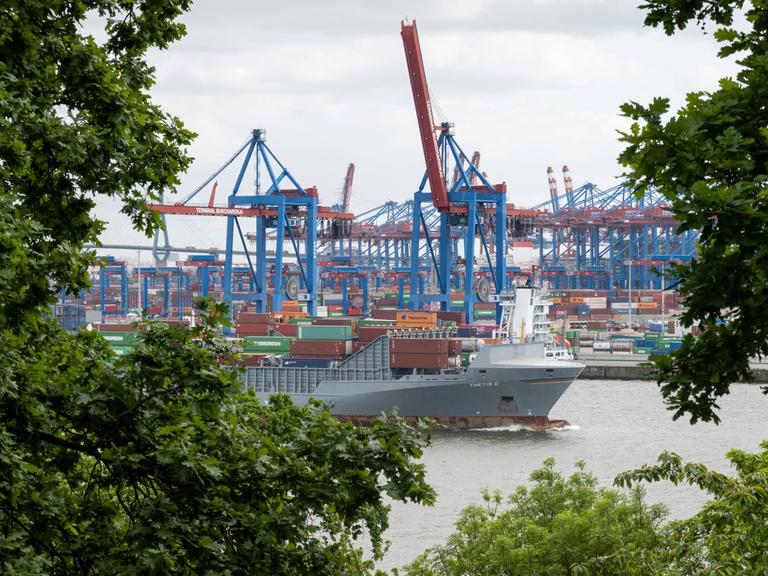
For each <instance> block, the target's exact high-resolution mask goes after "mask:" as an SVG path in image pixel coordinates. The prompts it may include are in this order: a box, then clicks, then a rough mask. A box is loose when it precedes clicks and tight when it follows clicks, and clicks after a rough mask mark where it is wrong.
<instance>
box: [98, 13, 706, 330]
mask: <svg viewBox="0 0 768 576" xmlns="http://www.w3.org/2000/svg"><path fill="white" fill-rule="evenodd" d="M401 37H402V42H403V47H404V51H405V58H406V64H407V69H408V77H409V84H410V88H411V92H412V96H413V102H414V108H415V111H416V118H417V125H418V130H419V138H420V144H421V149H422V152H423V156H424V166H425V171H424V174H423V176H422V178H421V179H420V181H419V182H418V186H417V187H416V191H415V192H414V193H413V196H412V198H411V199H408V200H407V201H405V202H394V201H388V202H385V203H383V204H381V205H379V206H377V207H375V208H372V209H369V210H366V211H364V212H362V213H360V214H358V215H357V216H354V215H353V214H351V213H350V212H349V210H350V203H351V194H352V187H353V182H354V176H355V164H352V163H350V164H349V165H348V167H347V172H346V176H345V179H344V184H343V187H342V189H341V191H340V194H339V196H338V199H337V200H336V202H335V203H334V204H333V205H332V206H322V205H320V204H319V198H318V193H317V189H316V188H314V187H304V186H302V185H301V184H300V183H299V182H298V181H297V179H296V178H295V177H294V176H293V174H292V173H291V172H290V171H289V170H288V169H287V168H286V167H285V166H284V165H283V163H282V162H281V161H280V160H279V159H278V158H277V156H276V155H275V154H274V153H273V152H272V150H271V149H270V148H269V146H268V145H267V143H266V132H265V131H264V130H263V129H255V130H253V131H252V132H251V133H250V134H249V137H248V139H247V140H246V142H245V143H244V144H243V145H242V146H240V147H239V149H238V150H237V151H236V152H235V153H234V154H233V155H232V156H231V157H230V158H229V159H228V160H227V161H226V162H225V163H224V164H223V165H222V166H221V167H220V168H219V169H218V170H216V171H215V172H214V173H213V174H212V175H211V176H210V177H209V178H207V179H206V180H205V181H204V182H203V183H202V184H201V185H200V186H198V187H197V188H196V189H195V190H194V191H192V192H191V193H190V194H189V195H188V196H187V197H186V198H184V199H183V200H181V201H180V202H178V203H175V204H166V203H164V202H163V201H162V199H161V200H160V203H159V204H155V205H152V209H153V210H156V211H157V212H159V213H160V215H161V218H162V219H163V220H165V218H166V216H171V215H187V216H190V215H194V216H207V217H212V216H213V217H222V218H226V221H227V231H226V238H225V244H226V248H225V250H224V259H223V260H221V261H220V260H218V259H217V258H215V257H213V256H210V255H199V256H193V257H191V258H189V259H188V260H187V261H185V262H180V263H177V264H176V266H175V267H174V266H171V265H169V264H168V262H167V260H168V257H169V255H170V244H169V241H168V235H167V230H164V231H163V234H164V245H162V246H161V245H160V236H157V237H156V238H155V242H154V250H153V254H154V256H155V266H154V267H139V268H138V269H137V270H136V271H135V272H137V273H138V274H139V282H138V283H137V286H138V285H141V286H142V287H141V290H140V297H139V299H138V300H139V302H140V303H142V304H143V305H145V306H146V304H147V302H148V301H149V300H150V297H151V296H152V295H153V292H152V291H153V290H155V291H157V290H162V292H163V298H162V300H159V299H157V298H155V299H154V303H155V304H156V305H155V306H154V307H155V308H159V309H160V310H162V311H163V312H162V313H163V314H170V313H171V312H170V311H171V310H173V313H174V314H179V315H181V314H182V313H183V309H184V308H185V307H186V306H191V301H192V296H193V294H194V295H203V296H204V295H206V294H209V292H211V291H215V293H216V294H219V293H221V294H222V295H223V299H224V300H225V301H226V302H228V303H229V304H230V305H235V304H239V303H247V304H249V305H252V306H253V307H254V308H255V309H256V310H257V311H259V312H263V311H267V310H268V309H271V310H280V309H281V306H282V304H283V301H284V300H286V299H289V300H291V299H292V300H305V301H306V303H307V309H308V311H309V313H310V314H314V313H315V312H316V310H317V303H318V297H319V296H320V294H321V292H322V290H323V288H324V287H330V288H331V289H332V291H333V290H336V291H337V290H338V285H339V284H340V285H341V287H342V293H343V295H344V298H345V300H344V301H345V302H346V291H347V290H349V291H350V292H351V291H353V290H354V291H355V293H357V291H358V290H360V291H362V293H363V294H364V298H363V300H364V304H363V306H361V307H360V308H361V309H362V310H364V311H367V308H368V302H367V297H368V288H369V282H371V281H375V288H376V289H377V290H378V289H382V288H392V287H396V288H398V290H399V303H400V305H401V306H402V305H404V304H405V300H406V298H405V293H406V292H407V295H408V298H407V300H408V302H407V305H408V307H410V308H411V309H421V308H424V307H427V306H429V307H437V308H439V309H441V310H450V309H452V308H453V309H455V308H456V306H455V303H456V300H458V298H456V294H457V293H459V292H460V293H461V305H462V310H463V312H464V319H465V322H468V323H472V322H473V318H474V316H475V307H476V305H478V304H479V303H481V302H497V301H498V299H499V297H500V295H501V294H502V293H503V292H504V291H505V290H506V289H507V288H508V287H510V284H511V281H512V279H513V275H515V274H519V273H521V268H520V266H519V264H520V263H519V262H513V261H511V254H510V252H509V249H510V246H511V245H512V244H514V243H513V242H509V241H510V240H515V239H525V240H526V241H527V245H528V246H530V245H531V244H532V245H533V246H534V247H535V250H536V251H537V255H536V256H537V257H536V258H535V263H534V262H533V261H531V262H529V263H528V264H527V266H528V267H527V269H524V270H522V272H523V273H524V274H527V275H529V276H530V277H533V278H535V279H536V280H537V281H538V282H539V284H540V285H544V286H546V287H551V288H554V289H602V290H614V289H627V288H630V289H632V288H634V289H659V288H663V281H662V279H661V277H660V275H659V274H658V269H659V268H663V267H664V265H666V264H668V263H672V262H686V261H689V260H690V259H691V258H693V257H695V251H696V243H697V238H698V234H697V232H696V231H682V232H680V231H679V230H678V227H677V222H676V221H675V220H674V218H673V216H672V213H671V212H670V210H669V209H668V206H667V204H666V200H665V198H664V197H663V195H662V194H661V193H660V192H659V191H657V190H653V189H649V190H648V191H646V192H645V194H643V195H642V196H639V197H638V196H637V195H636V194H635V192H634V191H633V190H632V189H630V188H629V187H628V186H627V185H625V184H620V185H617V186H613V187H611V188H607V189H602V188H600V187H598V186H597V185H594V184H590V183H587V184H584V185H582V186H580V187H578V188H574V186H573V179H572V177H571V175H570V171H569V170H568V167H567V166H563V184H564V192H563V193H562V194H560V193H559V191H558V185H557V179H556V178H555V173H554V170H552V168H548V169H547V179H548V185H549V200H548V201H546V202H544V203H541V204H539V205H538V206H534V207H532V208H529V209H520V208H517V207H515V206H514V204H511V203H508V202H507V185H506V183H504V182H502V183H500V184H492V183H491V181H489V179H488V176H487V175H486V174H485V173H484V172H481V171H480V152H478V151H475V152H473V154H472V155H471V157H470V156H468V155H467V154H466V153H465V152H464V150H463V148H462V147H461V145H460V144H459V143H458V141H457V139H456V137H455V134H454V126H453V124H451V123H449V122H441V123H439V124H436V123H435V120H434V115H433V110H432V105H431V100H430V94H429V86H428V83H427V78H426V72H425V68H424V60H423V55H422V51H421V46H420V43H419V36H418V31H417V28H416V23H415V22H412V23H406V22H401ZM238 159H239V160H240V163H239V169H237V170H236V176H235V178H234V185H233V186H232V188H231V191H230V192H229V194H228V195H227V198H226V202H225V203H224V204H223V205H217V204H216V191H217V186H218V181H217V178H218V177H219V176H220V175H222V174H223V173H224V171H225V170H227V169H228V168H229V167H230V166H234V167H237V166H238V164H237V163H236V161H238ZM251 171H252V172H253V173H254V175H255V177H254V179H253V188H252V189H248V187H247V186H245V185H243V182H244V181H245V175H246V173H250V172H251ZM211 183H213V188H212V190H211V193H210V197H209V198H208V199H207V201H205V200H203V201H202V203H194V200H195V198H197V196H198V195H199V194H200V193H202V192H203V190H207V189H208V186H209V185H210V184H211ZM170 220H172V218H170ZM238 242H239V243H240V244H241V245H242V251H243V252H242V253H243V254H244V255H245V259H246V261H247V265H246V266H243V265H242V263H240V265H235V262H234V258H235V256H236V252H235V249H236V248H235V244H236V243H238ZM527 249H528V250H529V251H530V250H531V249H530V248H527ZM516 264H518V265H516ZM99 274H100V286H101V294H100V301H101V303H102V312H105V311H106V312H108V313H115V314H122V313H124V312H125V309H126V306H127V300H128V298H129V297H128V294H127V282H128V280H127V279H128V277H129V273H128V272H127V270H126V266H125V265H124V263H121V262H117V261H114V260H113V261H108V262H105V263H104V264H103V265H102V267H101V270H100V272H99ZM110 299H112V300H115V301H118V300H119V301H120V306H119V307H117V308H114V307H113V308H111V310H109V311H107V310H106V308H105V307H106V306H110V307H112V306H113V304H114V302H111V301H110ZM108 301H109V302H108ZM233 307H234V306H230V308H231V309H232V308H233ZM355 308H357V306H355ZM344 309H345V311H347V305H346V304H345V305H344ZM112 310H114V312H112ZM496 314H497V319H498V316H499V314H500V309H499V308H498V307H497V312H496Z"/></svg>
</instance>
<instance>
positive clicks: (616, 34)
mask: <svg viewBox="0 0 768 576" xmlns="http://www.w3.org/2000/svg"><path fill="white" fill-rule="evenodd" d="M636 2H637V0H622V1H619V0H616V1H609V0H572V1H566V0H529V1H526V2H523V1H521V0H518V1H513V2H503V1H501V0H498V1H496V0H477V1H475V2H473V3H472V4H471V5H470V4H469V3H467V2H466V1H465V0H461V1H460V0H440V1H438V0H434V1H433V0H425V1H421V2H404V1H401V0H395V1H393V2H386V3H385V2H359V1H358V2H353V1H351V0H348V1H343V0H329V1H326V2H290V1H284V2H281V3H273V4H267V3H254V2H246V1H244V0H232V1H227V2H213V1H212V0H207V1H203V0H200V1H198V2H197V3H196V4H195V5H194V6H193V8H192V11H191V12H190V13H189V14H187V15H186V16H185V22H186V23H187V25H188V36H187V37H186V38H184V39H183V40H182V41H180V42H178V43H177V44H175V45H172V46H171V47H170V48H169V49H168V50H165V51H161V52H156V53H153V54H152V57H151V61H152V63H153V64H154V65H155V66H156V68H157V86H156V87H155V89H154V91H153V94H154V97H155V98H156V99H157V101H158V102H159V103H160V104H161V105H162V106H163V107H164V109H166V110H167V111H169V112H171V113H173V114H175V115H178V116H180V117H181V118H182V119H183V120H184V121H185V123H186V124H187V125H188V126H189V127H190V128H191V129H192V130H195V131H196V132H198V134H199V137H198V139H197V141H196V142H195V143H194V145H193V146H192V149H191V152H192V154H193V155H194V156H195V158H196V160H195V162H194V164H193V165H192V167H191V168H190V170H189V172H188V173H187V174H186V175H184V176H183V184H182V186H181V191H182V192H187V191H189V190H192V189H193V188H194V187H196V186H197V185H198V184H199V183H200V182H202V181H203V179H204V178H205V177H206V176H207V175H208V174H210V173H211V172H212V171H213V170H214V169H215V168H216V167H218V166H219V165H220V164H221V163H222V162H223V161H224V160H225V159H226V158H227V157H228V156H229V155H230V154H231V152H232V151H234V149H235V148H236V147H237V146H238V145H239V144H240V143H241V142H242V141H243V139H244V138H245V137H246V136H247V134H248V132H249V130H250V129H251V128H254V127H265V128H267V130H268V135H269V142H270V145H271V147H272V148H273V150H274V151H275V152H276V153H277V154H278V155H279V156H280V158H281V159H282V160H283V161H284V162H285V163H286V165H287V166H288V167H289V168H290V169H291V171H292V172H293V173H294V174H295V175H296V177H297V178H299V180H300V181H301V182H302V183H303V184H304V185H306V186H310V185H318V187H319V190H320V194H321V199H322V200H323V201H324V202H325V203H328V204H330V203H332V202H333V201H335V199H336V197H337V194H338V191H339V190H340V187H341V185H342V182H343V178H344V171H345V169H346V166H347V163H349V162H355V163H356V165H357V171H356V179H355V186H354V190H353V198H352V207H353V210H355V211H358V212H359V211H363V210H365V209H368V208H371V207H373V206H376V205H378V204H381V203H383V202H384V201H386V200H396V201H402V200H406V199H408V198H409V197H410V196H411V195H412V193H413V192H414V189H415V187H416V186H417V185H418V182H419V179H420V178H421V175H422V174H423V171H424V167H423V157H422V152H421V148H420V146H419V141H418V130H417V127H416V120H415V114H414V112H413V102H412V97H411V94H410V88H409V84H408V79H407V73H406V69H405V61H404V57H403V48H402V43H401V39H400V34H399V31H400V20H401V19H402V18H404V17H405V16H408V17H409V18H416V20H417V22H418V25H419V31H420V37H421V42H422V47H423V50H424V57H425V65H426V68H427V75H428V79H429V84H430V90H431V92H432V94H433V96H434V98H435V102H436V103H437V104H438V105H439V107H440V109H441V110H442V113H443V114H444V115H445V116H446V117H447V118H448V119H450V120H451V121H454V122H455V123H456V127H457V135H458V138H459V141H460V143H461V144H462V146H463V147H464V148H465V150H467V151H468V152H471V151H472V150H480V151H481V152H482V166H483V169H484V170H487V171H488V173H489V175H490V177H491V179H492V180H494V181H506V182H507V183H508V185H509V189H510V194H509V200H510V201H511V202H514V203H515V204H517V205H520V206H530V205H533V204H536V203H539V202H541V201H544V200H545V199H546V198H547V197H548V191H547V182H546V176H545V170H546V167H547V166H548V165H552V166H554V167H555V168H556V169H557V170H559V168H560V166H562V165H563V164H569V166H570V167H571V171H572V174H573V176H574V180H575V183H576V184H577V185H578V184H582V183H584V182H586V181H591V182H595V183H597V184H599V185H601V186H603V187H608V186H611V185H613V184H614V183H615V182H616V177H617V176H618V175H619V174H620V173H621V172H622V169H621V167H619V166H618V165H617V163H616V157H617V155H618V153H619V152H620V150H621V145H620V143H619V142H618V141H617V139H616V129H617V128H619V127H621V126H623V125H624V123H625V121H624V120H623V119H621V118H620V117H619V116H618V109H619V105H620V104H621V103H622V102H624V101H627V100H630V99H634V100H639V101H647V100H650V99H651V98H652V97H654V96H657V95H668V96H671V97H672V98H673V101H675V102H678V103H680V102H681V101H682V98H683V95H684V94H685V92H686V91H691V90H701V89H709V88H712V87H713V86H714V85H715V82H716V80H717V78H719V77H720V76H723V75H725V74H726V73H728V72H729V71H730V70H732V66H731V65H729V64H727V63H723V62H720V61H718V60H717V59H716V58H715V56H714V55H715V52H716V48H715V46H714V43H713V41H712V39H711V37H704V36H702V35H700V33H698V31H696V30H689V31H686V32H685V33H683V34H681V35H678V36H675V37H673V38H668V37H666V36H664V34H663V33H662V32H660V31H658V30H649V29H644V28H643V26H642V17H643V15H642V12H641V11H639V10H637V9H635V8H634V5H635V4H636ZM228 182H229V181H228V180H227V177H224V178H222V181H221V182H220V184H221V185H220V188H219V190H220V191H221V192H220V194H221V197H222V199H223V197H224V194H225V191H226V189H227V186H228V185H229V184H228ZM99 214H100V215H102V216H103V217H104V218H106V219H108V220H110V221H112V222H113V224H111V225H110V227H109V229H108V231H107V233H106V234H105V239H106V240H110V239H111V240H116V239H117V238H118V237H119V238H121V239H123V238H125V237H126V235H129V232H128V231H127V230H126V226H124V225H123V224H121V222H122V217H121V216H116V215H115V214H116V207H115V206H114V205H111V204H108V203H107V204H102V205H100V207H99ZM174 222H178V224H177V225H175V224H174ZM194 228H200V229H203V230H204V231H205V235H206V236H207V237H209V238H210V240H209V241H207V242H214V243H218V244H219V245H222V244H223V239H224V223H223V221H217V220H216V219H210V220H202V221H195V220H191V221H189V222H184V221H182V219H178V218H174V219H173V220H172V221H171V237H172V241H174V242H176V240H173V238H174V236H175V237H176V238H177V239H178V242H179V243H181V244H196V243H199V242H200V241H202V240H201V238H202V234H200V233H197V234H195V233H193V232H192V230H193V229H194ZM136 238H137V239H138V234H137V235H136Z"/></svg>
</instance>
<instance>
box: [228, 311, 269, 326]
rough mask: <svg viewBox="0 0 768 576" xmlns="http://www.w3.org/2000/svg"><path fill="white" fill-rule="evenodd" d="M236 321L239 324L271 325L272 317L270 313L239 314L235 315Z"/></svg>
mask: <svg viewBox="0 0 768 576" xmlns="http://www.w3.org/2000/svg"><path fill="white" fill-rule="evenodd" d="M237 321H238V323H240V324H272V323H273V322H274V316H272V313H271V312H266V313H259V312H240V314H238V315H237Z"/></svg>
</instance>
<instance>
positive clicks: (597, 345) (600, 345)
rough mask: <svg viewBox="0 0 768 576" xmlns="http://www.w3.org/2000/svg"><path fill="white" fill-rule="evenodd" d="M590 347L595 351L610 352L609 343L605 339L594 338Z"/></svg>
mask: <svg viewBox="0 0 768 576" xmlns="http://www.w3.org/2000/svg"><path fill="white" fill-rule="evenodd" d="M592 349H593V350H594V351H595V352H610V351H611V343H610V342H608V341H605V340H595V341H594V342H593V344H592Z"/></svg>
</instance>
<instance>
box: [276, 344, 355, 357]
mask: <svg viewBox="0 0 768 576" xmlns="http://www.w3.org/2000/svg"><path fill="white" fill-rule="evenodd" d="M351 350H352V343H351V342H349V343H348V341H347V340H294V341H292V342H291V356H297V357H299V356H303V357H307V356H312V357H317V358H322V357H325V356H344V355H345V354H347V353H348V352H350V351H351Z"/></svg>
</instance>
